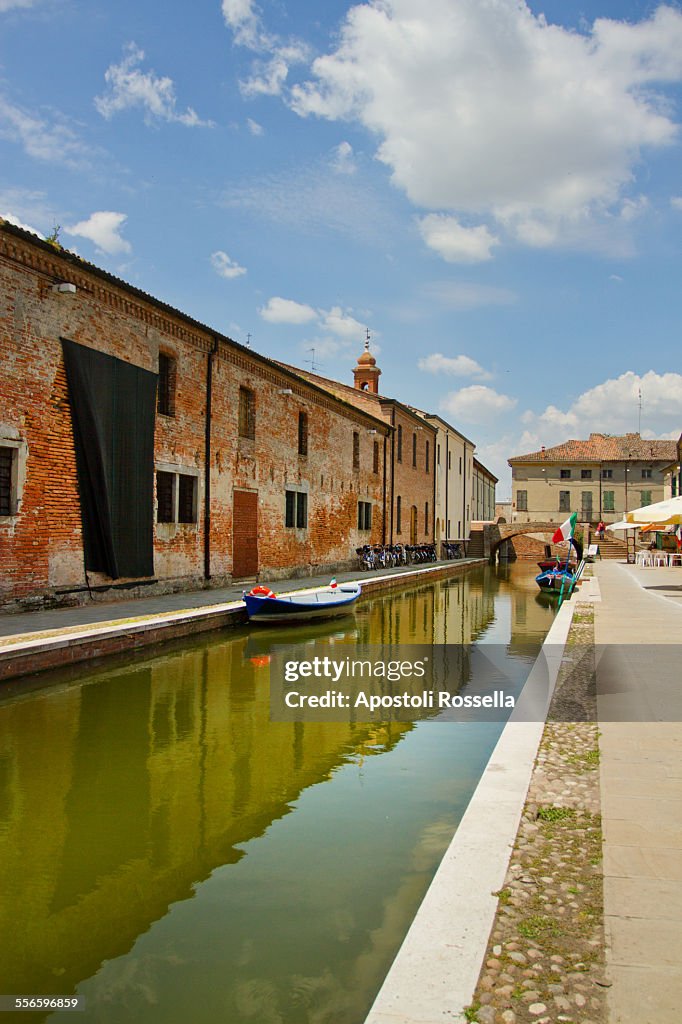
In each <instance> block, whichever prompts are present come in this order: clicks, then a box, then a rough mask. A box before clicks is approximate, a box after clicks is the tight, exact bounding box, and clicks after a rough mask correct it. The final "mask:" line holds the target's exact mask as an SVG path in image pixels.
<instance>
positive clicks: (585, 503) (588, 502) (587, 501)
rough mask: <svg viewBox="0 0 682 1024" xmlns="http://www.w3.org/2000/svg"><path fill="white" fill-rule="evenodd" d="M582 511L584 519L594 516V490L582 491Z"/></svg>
mask: <svg viewBox="0 0 682 1024" xmlns="http://www.w3.org/2000/svg"><path fill="white" fill-rule="evenodd" d="M582 513H583V519H591V518H592V491H583V492H582Z"/></svg>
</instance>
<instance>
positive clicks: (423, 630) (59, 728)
mask: <svg viewBox="0 0 682 1024" xmlns="http://www.w3.org/2000/svg"><path fill="white" fill-rule="evenodd" d="M536 572H537V570H536V569H535V568H534V567H533V566H531V565H528V564H525V565H524V564H522V563H516V564H514V565H512V566H511V567H508V568H504V567H503V568H490V567H485V568H480V569H476V570H472V571H470V572H469V573H468V574H465V575H461V576H457V577H453V578H452V579H450V580H447V581H442V582H439V583H432V584H430V585H424V586H421V587H418V588H414V589H408V590H401V591H399V592H392V593H389V594H388V595H387V596H385V597H381V598H380V597H375V598H372V599H370V600H367V601H365V602H364V603H362V604H361V605H360V606H359V608H358V610H357V612H356V615H355V618H354V619H353V618H350V619H348V620H343V621H339V622H337V623H336V624H335V625H334V626H333V627H332V626H331V625H329V626H326V627H324V626H322V625H318V626H316V627H315V628H314V631H313V632H314V635H315V639H316V641H317V643H318V644H327V645H330V646H333V647H334V648H335V649H336V650H337V651H338V650H344V646H345V650H348V649H352V647H351V648H349V647H348V646H347V645H352V646H356V645H357V644H360V643H368V642H371V643H372V644H383V643H392V644H395V643H396V642H400V643H405V644H417V645H423V644H427V645H431V644H435V645H440V644H445V643H447V644H472V643H475V644H477V645H480V644H490V645H494V647H495V650H496V651H498V652H499V651H502V652H503V654H504V658H505V662H506V664H505V672H506V673H507V675H508V677H509V678H514V679H517V680H518V681H519V685H520V683H521V682H522V681H523V679H524V678H525V675H526V674H527V672H528V670H529V666H530V664H531V663H532V660H533V656H534V653H535V652H536V651H537V649H538V648H539V646H540V645H541V643H542V640H543V638H544V636H545V634H546V632H547V630H548V629H549V626H550V625H551V621H552V616H553V611H552V610H551V609H550V608H547V607H545V606H543V605H541V604H540V603H539V600H538V599H537V598H536V591H537V588H536V586H535V583H534V579H533V577H534V575H535V573H536ZM310 633H311V631H310V630H307V631H298V632H297V631H294V633H293V634H291V639H292V640H297V641H300V640H302V639H304V638H307V637H308V636H309V635H310ZM273 642H277V643H281V642H282V635H281V631H280V632H279V633H277V634H273V635H272V636H270V635H269V634H268V633H267V632H265V633H264V632H260V633H257V634H256V633H255V632H254V630H250V631H249V630H246V629H239V630H233V631H230V632H228V633H224V634H220V635H212V636H211V637H210V638H209V639H206V638H204V639H201V640H196V641H194V642H191V643H183V644H176V645H171V646H169V647H168V648H163V650H162V652H161V653H156V654H155V655H154V656H151V655H150V654H149V652H144V653H143V654H139V655H138V656H137V657H135V658H133V657H132V656H129V657H126V658H119V659H112V660H110V661H107V662H106V663H103V664H102V665H99V666H96V667H93V669H92V670H90V671H89V670H88V669H87V667H86V668H82V667H81V668H80V671H79V672H78V673H76V672H75V670H73V669H71V670H63V671H60V672H59V673H52V674H51V675H50V676H49V677H48V676H47V675H45V676H42V677H40V678H39V679H37V686H36V688H35V689H32V690H31V691H30V692H22V691H21V690H17V691H14V690H11V689H6V690H5V691H4V692H0V876H1V877H0V945H1V948H2V957H1V958H0V993H6V994H22V993H34V994H60V993H61V994H65V995H72V994H74V993H76V994H78V995H79V996H80V997H82V998H83V999H84V1001H85V1011H84V1012H83V1013H80V1014H77V1015H76V1017H75V1019H76V1020H77V1021H80V1022H85V1024H90V1022H100V1021H101V1022H107V1024H118V1022H121V1024H133V1022H135V1024H137V1022H145V1024H146V1022H150V1024H156V1022H159V1024H161V1022H163V1024H176V1022H178V1024H179V1022H183V1024H184V1022H186V1021H188V1020H192V1021H193V1022H197V1024H216V1022H227V1024H251V1022H253V1024H361V1022H362V1021H363V1020H364V1017H365V1014H366V1013H367V1011H368V1009H369V1007H370V1005H371V1003H372V1001H373V999H374V996H375V994H376V992H377V990H378V989H379V987H380V985H381V982H382V980H383V978H384V975H385V973H386V971H387V969H388V967H389V966H390V963H391V961H392V959H393V957H394V956H395V953H396V952H397V950H398V947H399V946H400V944H401V942H402V939H403V937H404V935H405V933H406V931H407V929H408V927H409V925H410V922H411V920H412V918H413V917H414V914H415V912H416V910H417V908H418V906H419V903H420V902H421V899H422V898H423V896H424V893H425V891H426V889H427V888H428V885H429V883H430V881H431V879H432V877H433V874H434V872H435V870H436V868H437V866H438V863H439V860H440V858H441V857H442V854H443V852H444V851H445V849H446V847H447V845H448V843H449V841H450V839H451V837H452V834H453V832H454V831H455V828H456V826H457V823H458V821H459V820H460V818H461V816H462V814H463V812H464V810H465V808H466V806H467V803H468V801H469V799H470V796H471V794H472V792H473V790H474V788H475V787H476V784H477V782H478V779H479V777H480V774H481V772H482V770H483V768H484V767H485V764H486V762H487V760H488V758H489V755H490V752H491V750H492V748H493V746H494V744H495V742H496V740H497V737H498V735H499V732H500V729H501V728H502V726H501V724H500V723H498V722H491V721H487V722H479V723H474V722H467V723H461V722H460V723H458V722H439V721H437V720H435V719H434V718H433V717H432V718H431V719H428V720H423V721H419V722H414V723H411V722H379V723H374V724H362V723H358V722H345V723H344V722H271V721H270V720H269V648H270V644H271V643H273ZM491 649H492V648H491ZM475 682H476V681H475V680H471V684H472V685H475ZM472 884H475V880H472ZM12 1017H14V1015H13V1014H10V1015H8V1017H7V1018H6V1019H8V1020H9V1019H11V1018H12ZM17 1019H19V1017H18V1015H17ZM28 1019H32V1020H46V1019H49V1020H51V1021H52V1020H56V1019H57V1015H56V1014H52V1015H48V1016H45V1015H36V1014H32V1015H30V1017H29V1018H28Z"/></svg>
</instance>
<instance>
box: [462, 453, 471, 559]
mask: <svg viewBox="0 0 682 1024" xmlns="http://www.w3.org/2000/svg"><path fill="white" fill-rule="evenodd" d="M462 470H463V473H462V533H463V535H464V538H465V544H464V551H465V552H466V545H467V543H468V541H469V540H470V539H471V533H469V536H468V537H467V536H466V532H467V446H466V444H465V445H464V456H463V462H462Z"/></svg>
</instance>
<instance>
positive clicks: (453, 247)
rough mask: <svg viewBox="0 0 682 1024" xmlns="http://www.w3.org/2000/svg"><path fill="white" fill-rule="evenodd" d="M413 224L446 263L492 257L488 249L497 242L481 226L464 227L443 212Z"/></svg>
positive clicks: (497, 239)
mask: <svg viewBox="0 0 682 1024" xmlns="http://www.w3.org/2000/svg"><path fill="white" fill-rule="evenodd" d="M417 223H418V225H419V231H420V232H421V236H422V238H423V239H424V241H425V242H426V244H427V245H428V247H429V248H430V249H433V251H434V252H437V253H438V255H439V256H442V257H443V259H444V260H446V261H447V262H448V263H482V262H483V261H484V260H489V259H491V258H492V248H493V246H495V245H499V242H500V240H499V238H496V237H495V236H494V235H492V234H491V233H490V231H488V229H487V227H485V225H483V224H480V225H478V227H473V228H466V227H464V225H462V224H460V223H459V221H458V220H457V218H456V217H448V216H445V215H444V214H439V213H430V214H429V215H428V216H426V217H421V218H419V219H418V221H417Z"/></svg>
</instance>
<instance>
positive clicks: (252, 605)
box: [244, 584, 360, 623]
mask: <svg viewBox="0 0 682 1024" xmlns="http://www.w3.org/2000/svg"><path fill="white" fill-rule="evenodd" d="M359 597H360V586H359V584H354V585H352V586H351V585H348V586H346V587H345V588H344V587H337V588H335V589H334V590H330V591H327V590H324V591H318V592H316V593H314V594H301V595H300V596H298V595H296V594H292V595H291V596H290V597H265V596H257V595H254V594H244V603H245V604H246V610H247V612H248V614H249V621H250V622H270V623H274V622H291V623H294V622H314V621H316V620H318V619H334V618H337V617H339V616H341V615H347V614H348V613H349V612H350V611H351V610H352V606H353V605H354V604H355V602H356V601H357V599H358V598H359Z"/></svg>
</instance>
